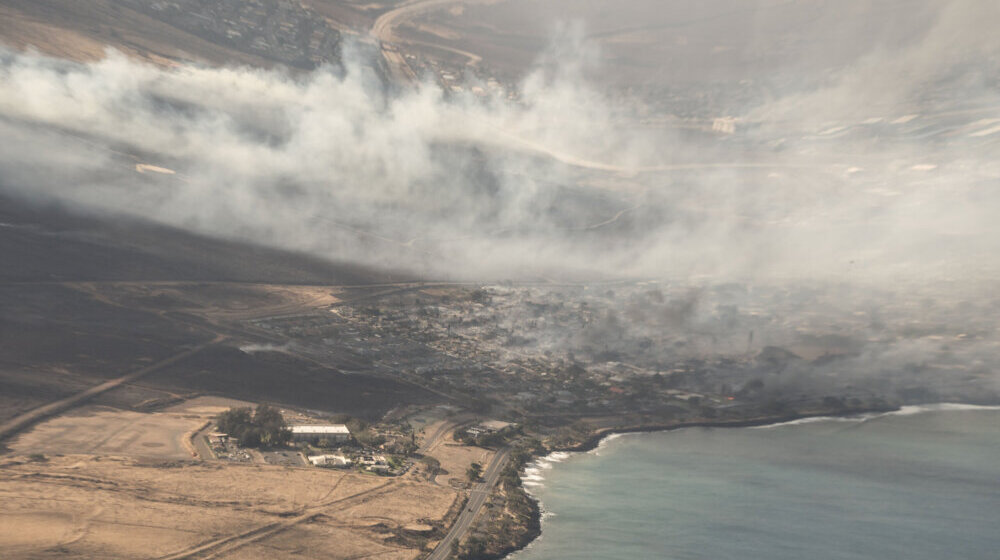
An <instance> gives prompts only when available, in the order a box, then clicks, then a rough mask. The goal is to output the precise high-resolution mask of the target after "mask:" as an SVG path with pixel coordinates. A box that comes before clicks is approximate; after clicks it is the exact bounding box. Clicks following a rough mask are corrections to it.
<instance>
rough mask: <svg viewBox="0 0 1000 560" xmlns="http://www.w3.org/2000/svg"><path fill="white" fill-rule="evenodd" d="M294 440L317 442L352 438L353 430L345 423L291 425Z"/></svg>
mask: <svg viewBox="0 0 1000 560" xmlns="http://www.w3.org/2000/svg"><path fill="white" fill-rule="evenodd" d="M289 430H291V432H292V441H312V442H316V441H319V440H321V439H325V440H328V441H331V442H339V441H347V440H349V439H351V431H350V430H348V429H347V426H345V425H343V424H324V425H302V426H290V427H289Z"/></svg>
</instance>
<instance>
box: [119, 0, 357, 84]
mask: <svg viewBox="0 0 1000 560" xmlns="http://www.w3.org/2000/svg"><path fill="white" fill-rule="evenodd" d="M118 1H119V2H121V3H122V4H125V5H127V6H129V7H130V8H133V9H135V10H137V11H141V12H143V13H146V14H148V15H150V16H152V17H154V18H156V19H159V20H161V21H164V22H166V23H168V24H170V25H172V26H174V27H177V28H179V29H183V30H184V31H187V32H189V33H192V34H194V35H197V36H199V37H202V38H203V39H206V40H208V41H211V42H214V43H219V44H223V45H226V46H230V47H234V48H236V49H238V50H241V51H244V52H247V53H251V54H255V55H257V56H261V57H263V58H267V59H270V60H274V61H277V62H281V63H283V64H287V65H289V66H294V67H299V68H312V67H315V66H317V65H320V64H323V63H328V62H337V61H339V56H340V41H341V37H340V32H339V31H337V30H336V29H333V28H332V27H331V26H330V25H329V24H328V23H327V22H326V20H325V19H324V18H323V17H321V16H320V15H318V14H316V13H314V12H312V11H310V10H307V9H306V8H304V7H303V6H302V5H301V3H299V2H294V1H291V0H218V1H213V2H204V1H201V0H157V1H155V2H146V1H143V0H118Z"/></svg>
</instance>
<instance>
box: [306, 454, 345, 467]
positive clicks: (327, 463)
mask: <svg viewBox="0 0 1000 560" xmlns="http://www.w3.org/2000/svg"><path fill="white" fill-rule="evenodd" d="M306 458H307V459H309V462H310V463H312V464H313V465H314V466H317V467H349V466H351V460H350V459H348V458H347V457H344V456H343V455H310V456H308V457H306Z"/></svg>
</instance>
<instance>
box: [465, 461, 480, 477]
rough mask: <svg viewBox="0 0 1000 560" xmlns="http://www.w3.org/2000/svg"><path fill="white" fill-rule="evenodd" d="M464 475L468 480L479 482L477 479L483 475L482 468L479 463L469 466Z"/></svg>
mask: <svg viewBox="0 0 1000 560" xmlns="http://www.w3.org/2000/svg"><path fill="white" fill-rule="evenodd" d="M465 475H466V476H468V477H469V480H472V481H476V480H479V477H480V476H482V475H483V466H482V465H480V464H479V463H472V464H471V465H469V468H468V469H466V471H465Z"/></svg>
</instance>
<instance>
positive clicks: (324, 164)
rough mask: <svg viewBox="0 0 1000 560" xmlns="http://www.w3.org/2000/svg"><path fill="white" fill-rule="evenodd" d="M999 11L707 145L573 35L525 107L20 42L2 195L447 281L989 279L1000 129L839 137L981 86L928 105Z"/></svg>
mask: <svg viewBox="0 0 1000 560" xmlns="http://www.w3.org/2000/svg"><path fill="white" fill-rule="evenodd" d="M976 6H980V7H982V9H977V8H976ZM995 11H996V10H995V8H991V7H988V6H985V4H984V3H976V4H975V5H974V6H973V5H972V4H969V3H966V2H957V3H954V4H949V5H948V6H947V7H946V8H945V9H943V10H942V13H941V16H940V18H939V19H940V23H939V24H938V25H937V26H934V27H933V28H932V29H931V30H930V31H929V32H928V33H927V34H926V36H924V37H923V38H918V39H916V40H915V41H914V42H913V43H912V44H910V45H908V46H905V47H903V48H900V49H898V50H880V51H879V52H877V53H871V54H869V55H867V56H865V57H862V58H861V59H860V60H859V61H858V62H857V64H856V65H854V66H851V67H848V68H844V69H842V70H841V71H840V73H839V74H838V75H837V76H836V77H835V78H834V79H833V80H832V82H831V83H830V84H829V85H828V86H827V87H823V88H821V89H819V90H814V91H811V92H801V91H790V92H782V94H781V95H779V96H778V98H777V99H776V100H773V101H766V102H765V101H763V100H761V101H760V102H757V103H754V104H753V105H752V106H748V107H746V108H745V114H743V115H739V117H741V118H739V119H738V122H740V123H749V124H750V126H751V128H750V129H749V130H748V131H747V132H745V133H742V132H741V133H740V134H738V135H737V136H736V137H735V138H716V137H712V136H710V135H708V134H705V135H702V136H701V137H699V138H698V139H695V140H691V139H682V136H681V135H679V134H678V133H677V131H676V130H671V129H656V128H644V129H638V128H636V127H635V126H632V123H633V122H634V119H633V115H635V114H638V113H641V112H642V107H641V106H642V103H641V102H640V101H639V100H636V99H631V98H626V97H612V96H609V95H607V94H605V93H603V91H604V90H603V89H599V88H596V87H594V86H593V85H592V84H588V83H587V81H586V80H585V79H584V78H583V76H584V75H593V74H594V71H593V67H592V64H593V60H594V59H595V58H597V57H595V56H593V55H592V47H590V46H589V45H588V44H587V43H585V42H583V40H582V39H581V37H582V36H583V34H582V32H581V31H580V30H578V29H577V30H574V29H570V30H569V31H566V32H564V33H562V36H561V38H560V39H559V40H557V41H556V42H555V43H554V45H555V46H554V47H553V48H552V49H551V50H550V51H549V52H548V53H547V54H546V55H545V56H544V57H543V58H542V60H540V61H539V64H538V65H537V68H536V70H535V71H533V72H532V73H530V74H529V75H527V76H526V77H525V78H524V79H523V81H522V83H521V86H520V97H519V98H517V99H516V100H513V101H511V100H507V99H505V98H503V97H499V96H497V97H491V98H488V99H481V98H478V97H476V96H474V95H471V94H460V95H448V96H446V95H445V94H443V93H442V92H441V91H440V90H439V89H438V88H437V87H436V86H434V85H433V84H429V83H425V84H424V85H423V86H422V87H420V88H418V89H407V90H404V91H402V92H400V93H385V91H384V90H383V88H382V86H381V84H380V83H379V81H378V80H377V79H376V78H375V76H374V75H373V74H372V73H371V72H370V71H369V70H367V67H366V64H365V62H366V61H363V60H353V61H351V60H349V61H347V63H346V70H345V71H344V72H340V71H334V70H332V69H328V68H324V69H320V70H317V71H315V72H313V73H310V74H307V75H295V76H292V75H289V74H286V73H284V72H281V71H277V70H260V69H252V68H208V67H195V66H181V67H175V68H162V67H156V66H151V65H147V64H142V63H139V62H136V61H133V60H129V59H127V58H126V57H124V56H123V55H120V54H118V53H115V52H109V53H108V54H107V56H106V57H105V58H104V59H103V60H101V61H98V62H94V63H90V64H77V63H68V62H64V61H59V60H55V59H51V58H46V57H42V56H38V55H35V54H25V53H11V52H8V53H4V54H2V55H0V139H2V143H0V188H3V189H4V190H6V191H14V192H18V193H21V194H23V195H26V196H32V197H38V198H54V199H58V200H61V201H65V202H69V203H72V204H77V205H81V206H83V207H86V208H88V209H91V210H102V211H109V212H123V213H127V214H131V215H137V216H141V217H144V218H148V219H151V220H155V221H159V222H163V223H166V224H170V225H175V226H179V227H184V228H190V229H192V230H195V231H198V232H202V233H206V234H210V235H217V236H223V237H227V238H235V239H243V240H250V241H254V242H259V243H265V244H268V245H274V246H278V247H283V248H289V249H295V250H301V251H307V252H310V253H313V254H316V255H319V256H323V257H329V258H334V259H338V260H349V261H356V262H361V263H365V264H370V265H377V266H391V267H393V268H410V269H413V270H416V271H418V272H422V273H426V274H428V275H433V276H438V277H465V278H469V277H472V278H507V277H518V276H530V275H540V274H569V273H575V272H579V273H584V274H599V275H602V276H609V275H610V276H616V275H628V276H657V277H685V278H690V277H692V276H699V277H700V276H711V277H714V278H716V279H731V278H754V277H767V278H807V279H815V278H824V279H825V278H831V277H833V278H837V279H844V280H849V281H858V282H865V281H878V282H885V281H892V282H895V281H896V280H897V279H898V278H907V279H916V280H920V281H942V280H949V279H955V278H960V279H964V278H973V279H983V278H990V277H992V276H993V275H995V273H996V272H997V268H998V267H997V259H996V256H995V255H997V254H998V249H1000V231H998V226H997V220H996V219H995V218H994V215H995V213H996V212H995V211H996V209H998V208H1000V191H997V189H995V186H996V184H997V181H998V179H1000V164H998V163H997V162H996V161H995V158H994V157H993V155H995V148H996V143H995V142H996V140H995V138H996V136H1000V134H998V135H996V136H994V135H991V134H984V135H983V136H980V137H976V136H972V134H975V133H976V132H983V131H986V132H988V126H986V125H983V126H980V127H979V128H974V127H973V128H970V129H969V130H966V131H964V132H957V133H955V134H954V135H951V136H948V135H945V136H933V137H926V138H925V137H922V136H920V132H921V131H920V130H916V131H915V132H914V131H908V132H905V133H898V135H897V136H890V137H888V138H883V137H881V136H879V135H878V134H876V133H869V132H864V133H863V134H860V135H858V134H854V135H851V134H847V135H846V136H845V133H844V132H843V131H848V132H850V131H857V130H859V129H860V128H863V127H864V126H868V127H869V128H870V126H869V125H870V124H871V123H874V122H877V123H892V122H896V123H903V124H905V123H907V122H909V121H907V120H906V118H907V115H909V114H911V113H913V112H914V111H916V110H917V109H919V112H920V115H921V116H920V117H914V118H918V119H926V118H927V114H928V113H931V112H933V113H944V112H946V111H948V110H951V109H952V108H953V107H955V106H956V105H962V104H963V103H966V102H967V101H969V100H973V99H974V100H975V101H976V102H982V101H983V100H984V99H987V100H989V99H991V94H990V88H989V87H987V86H988V85H989V84H992V83H993V82H991V81H990V80H995V76H991V75H988V74H989V72H990V71H992V70H990V69H991V68H993V67H992V66H989V65H985V66H983V65H980V66H974V68H975V69H974V71H970V72H971V74H970V72H965V73H961V75H962V76H965V77H966V78H968V79H965V80H964V81H960V83H961V84H962V85H963V88H961V89H956V87H957V86H955V87H950V86H948V85H947V84H946V85H945V86H940V87H937V89H935V90H934V91H936V92H938V93H940V92H946V94H945V95H943V97H942V96H939V97H940V98H935V99H930V100H928V99H922V100H921V101H920V103H921V104H920V105H919V106H917V105H914V103H916V102H915V101H914V99H918V98H919V97H920V96H919V94H920V92H921V91H924V89H923V88H925V86H926V84H927V83H928V81H929V80H932V79H944V78H942V76H943V74H942V72H944V71H945V69H946V67H948V68H951V67H950V66H948V62H949V61H956V60H961V61H963V63H964V64H966V65H969V64H971V65H975V63H976V62H977V61H982V60H983V59H984V57H986V58H988V57H991V56H992V57H994V59H990V60H992V61H993V62H995V55H994V54H993V53H995V52H996V48H995V47H996V46H997V45H996V36H995V34H994V33H993V32H992V28H991V27H990V26H988V25H986V24H984V23H982V20H981V19H980V20H977V17H978V18H983V16H995V15H996V14H995ZM983 19H986V20H988V19H989V17H986V18H983ZM993 21H996V19H995V18H994V19H993ZM976 22H978V23H976ZM973 23H975V25H973ZM956 30H964V32H963V33H958V32H957V31H956ZM580 53H584V54H583V55H580ZM587 68H590V71H584V70H585V69H587ZM886 68H892V69H895V70H894V71H892V72H888V73H886V72H885V71H884V69H886ZM984 72H986V74H985V75H984ZM972 74H974V75H975V76H974V77H973V78H970V77H969V76H970V75H972ZM915 76H919V77H920V79H917V78H916V77H915ZM970 80H971V81H970ZM972 81H974V82H975V84H976V87H964V86H968V85H969V84H970V83H972ZM914 107H916V109H915V108H914ZM876 109H877V114H875V113H872V111H875V110H876ZM936 118H937V117H936ZM866 120H867V122H869V124H864V123H865V122H866ZM859 123H860V124H859ZM903 124H898V125H892V126H896V127H900V126H903ZM974 124H975V123H973V125H974ZM987 124H988V123H987ZM862 125H863V126H862ZM741 126H742V124H741ZM752 127H757V128H752ZM838 127H839V128H840V129H841V130H838ZM911 128H912V127H911ZM831 130H832V131H833V132H830V131H831ZM865 130H867V129H865ZM893 130H895V129H893ZM824 134H826V136H824ZM892 134H897V133H895V132H892ZM826 137H828V138H829V140H824V138H826ZM815 138H819V139H820V140H819V141H816V140H815ZM167 171H169V172H173V173H169V172H167Z"/></svg>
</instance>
